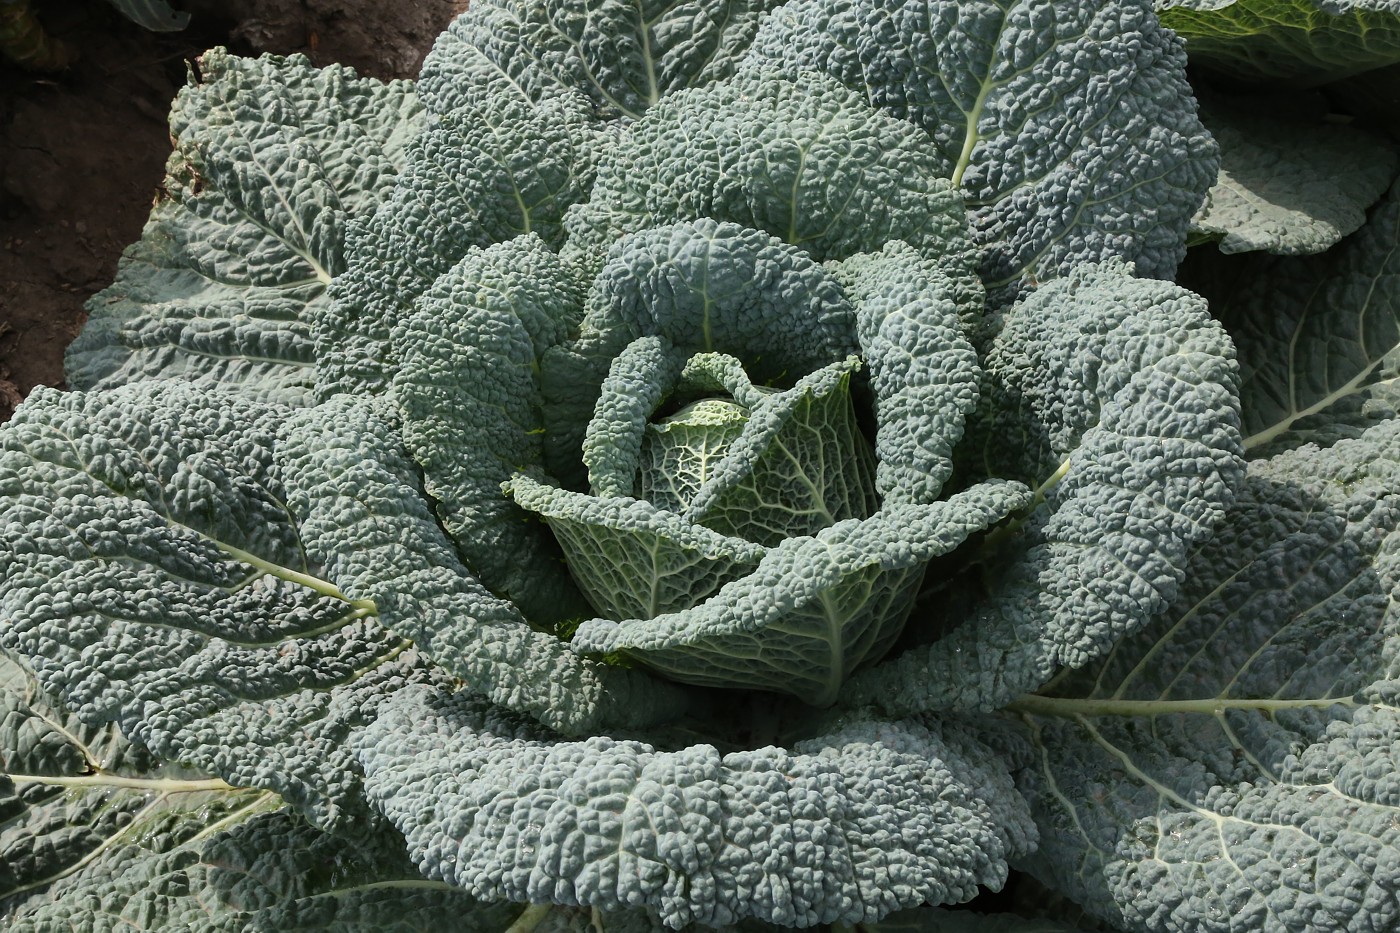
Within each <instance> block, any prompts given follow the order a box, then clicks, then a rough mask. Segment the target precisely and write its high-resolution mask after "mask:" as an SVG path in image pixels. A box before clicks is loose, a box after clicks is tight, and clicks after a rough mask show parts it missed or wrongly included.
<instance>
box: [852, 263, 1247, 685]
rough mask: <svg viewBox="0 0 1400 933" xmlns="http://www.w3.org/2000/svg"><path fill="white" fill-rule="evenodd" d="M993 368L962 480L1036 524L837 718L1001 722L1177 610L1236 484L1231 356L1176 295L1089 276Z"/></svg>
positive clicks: (1041, 303)
mask: <svg viewBox="0 0 1400 933" xmlns="http://www.w3.org/2000/svg"><path fill="white" fill-rule="evenodd" d="M986 367H987V373H988V377H989V379H988V384H987V386H986V387H985V389H984V392H983V398H982V408H981V410H980V411H979V412H978V417H977V418H976V419H975V420H974V422H973V423H974V424H975V426H976V431H977V434H976V436H975V437H974V438H971V439H970V440H971V443H969V444H968V445H967V446H966V448H965V449H966V451H967V455H968V456H969V458H970V459H969V460H968V461H967V463H966V469H967V471H968V473H969V475H972V476H977V475H982V474H986V475H993V476H1010V477H1012V478H1015V479H1019V480H1020V481H1022V482H1024V483H1025V484H1026V485H1028V486H1030V487H1031V488H1032V489H1034V490H1035V491H1036V499H1037V503H1036V509H1035V511H1034V512H1033V513H1032V514H1031V515H1029V516H1028V517H1027V518H1026V519H1025V520H1024V521H1023V522H1022V523H1021V525H1020V527H1019V529H1018V530H1017V531H1015V532H1008V533H1005V534H1001V535H998V537H997V538H996V539H995V540H994V544H995V545H998V547H994V548H991V549H989V550H990V553H989V554H988V556H987V558H986V560H987V565H986V566H985V567H984V568H983V569H982V570H981V572H982V573H984V574H985V575H986V581H985V583H984V584H982V585H981V586H980V587H976V588H975V589H976V592H975V594H974V596H975V598H976V600H977V603H976V608H975V609H974V610H973V611H972V612H971V614H970V615H969V617H967V618H966V619H964V620H962V622H961V624H960V625H959V626H958V627H957V628H956V629H954V630H953V631H952V632H951V633H949V634H948V635H946V636H945V637H943V638H941V639H939V640H938V641H937V642H935V643H933V644H932V645H927V646H923V647H920V648H916V649H912V650H910V651H907V652H905V653H904V654H902V655H900V656H898V657H897V658H895V659H894V660H892V661H889V662H886V663H884V664H881V665H877V666H876V667H874V668H872V669H870V670H869V671H866V672H864V673H862V674H860V675H857V677H856V679H855V680H854V681H852V683H851V684H850V686H849V688H848V690H847V693H846V696H845V697H844V698H843V699H844V701H845V702H848V703H852V704H859V703H874V704H876V705H878V706H880V707H881V708H883V709H886V710H889V711H891V712H901V713H902V712H909V711H914V710H919V709H938V708H947V707H956V708H964V709H966V708H984V709H993V708H996V707H999V706H1001V705H1003V704H1004V703H1006V702H1007V701H1008V700H1011V699H1012V698H1014V697H1016V696H1017V695H1019V694H1021V693H1024V692H1028V691H1033V690H1035V689H1037V688H1039V687H1040V686H1041V685H1042V684H1044V683H1045V682H1046V681H1047V680H1049V679H1050V677H1051V676H1053V675H1054V673H1055V671H1056V670H1057V669H1058V668H1059V667H1060V666H1062V665H1068V666H1070V667H1079V666H1082V665H1083V664H1085V663H1087V662H1088V661H1090V660H1091V659H1093V658H1095V657H1098V656H1099V655H1101V654H1102V653H1103V652H1105V651H1106V650H1108V649H1109V648H1110V647H1112V645H1113V644H1114V643H1115V642H1116V641H1117V640H1118V639H1119V638H1121V637H1122V636H1123V635H1125V634H1128V633H1130V632H1132V631H1135V630H1136V629H1137V628H1139V627H1140V626H1141V625H1143V624H1144V623H1145V622H1146V621H1147V620H1148V619H1149V618H1150V617H1151V616H1152V614H1153V613H1155V612H1157V611H1160V610H1161V609H1162V608H1163V607H1164V606H1165V605H1166V603H1167V601H1168V600H1170V599H1172V598H1174V596H1175V595H1176V593H1177V591H1178V588H1179V587H1180V585H1181V583H1182V581H1183V580H1184V579H1185V577H1186V558H1187V555H1188V554H1189V553H1190V552H1191V550H1192V548H1193V547H1195V546H1196V545H1197V544H1199V543H1200V542H1202V541H1204V540H1207V539H1208V538H1209V536H1210V535H1211V533H1212V532H1213V531H1214V529H1215V528H1216V527H1217V526H1218V525H1219V523H1220V521H1221V519H1222V517H1223V514H1224V507H1225V506H1226V505H1227V504H1228V503H1229V501H1230V500H1231V498H1232V497H1233V494H1234V489H1235V487H1236V486H1237V485H1238V483H1239V480H1240V478H1241V475H1242V467H1243V463H1242V456H1241V448H1240V436H1239V407H1238V405H1239V403H1238V400H1237V395H1236V393H1237V383H1238V373H1237V369H1236V366H1235V361H1234V348H1233V346H1232V345H1231V343H1230V340H1229V338H1228V337H1227V336H1226V334H1225V332H1224V329H1223V328H1221V327H1220V325H1219V324H1217V323H1216V322H1215V321H1214V320H1212V319H1211V317H1210V315H1209V314H1208V313H1207V311H1206V308H1205V302H1204V301H1202V300H1201V299H1200V298H1198V297H1197V296H1195V295H1193V294H1191V293H1190V292H1187V291H1185V290H1184V289H1182V288H1179V287H1178V286H1175V285H1171V284H1169V283H1166V282H1154V281H1151V280H1145V279H1137V278H1133V277H1132V276H1131V275H1130V270H1129V269H1128V268H1127V267H1125V266H1123V265H1122V264H1120V263H1105V264H1103V265H1100V266H1081V267H1079V268H1078V269H1076V270H1075V272H1074V273H1073V274H1072V275H1070V276H1067V277H1065V278H1063V279H1057V280H1055V281H1053V282H1050V283H1047V284H1046V285H1044V286H1042V287H1041V288H1040V289H1039V290H1038V291H1036V292H1035V293H1034V294H1032V295H1031V296H1030V297H1029V298H1027V299H1026V300H1025V301H1023V302H1021V303H1020V304H1018V305H1016V306H1015V307H1014V308H1013V309H1012V310H1011V311H1009V312H1007V314H1006V316H1005V320H1004V322H1003V326H1002V329H1001V331H1000V333H999V334H998V335H997V337H996V338H995V340H994V341H993V343H992V346H991V348H990V350H989V352H988V355H987V360H986Z"/></svg>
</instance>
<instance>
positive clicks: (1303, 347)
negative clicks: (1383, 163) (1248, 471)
mask: <svg viewBox="0 0 1400 933" xmlns="http://www.w3.org/2000/svg"><path fill="white" fill-rule="evenodd" d="M1397 245H1400V189H1397V188H1395V187H1392V188H1391V190H1390V192H1389V193H1388V194H1387V195H1386V197H1385V198H1384V199H1383V200H1382V201H1381V203H1380V204H1379V205H1378V206H1377V207H1376V209H1375V210H1374V211H1373V212H1372V216H1371V220H1370V222H1368V223H1367V224H1366V226H1364V227H1362V228H1361V229H1360V230H1359V231H1357V232H1356V233H1355V234H1354V235H1353V236H1351V237H1349V238H1348V239H1347V240H1345V241H1344V242H1343V243H1342V244H1341V245H1339V246H1338V247H1337V248H1336V249H1334V250H1331V251H1329V252H1327V253H1324V254H1322V255H1320V256H1315V257H1309V258H1308V259H1306V260H1293V261H1286V260H1283V259H1277V260H1264V261H1259V262H1254V263H1251V264H1250V265H1248V266H1245V267H1243V268H1242V269H1240V270H1237V271H1239V272H1240V273H1241V274H1240V277H1239V279H1238V280H1237V284H1236V285H1235V287H1234V288H1233V289H1230V290H1226V291H1224V292H1223V293H1222V294H1220V295H1219V296H1218V297H1217V296H1214V295H1213V296H1212V302H1213V305H1212V306H1213V308H1214V310H1215V311H1216V313H1217V314H1219V315H1220V317H1221V319H1222V320H1223V321H1224V322H1225V325H1226V327H1227V328H1229V330H1230V334H1231V336H1232V337H1234V339H1235V343H1236V345H1237V346H1238V347H1239V354H1240V368H1241V377H1242V379H1241V387H1240V397H1241V403H1242V406H1243V411H1244V431H1245V446H1246V448H1247V449H1249V450H1250V451H1251V452H1252V453H1269V452H1271V451H1274V450H1278V449H1282V448H1287V447H1295V446H1298V445H1299V444H1302V443H1306V442H1308V441H1313V440H1315V441H1318V442H1320V443H1323V444H1326V443H1328V442H1329V441H1330V440H1333V439H1336V438H1338V437H1347V436H1354V435H1356V434H1357V433H1359V432H1360V431H1362V430H1364V429H1365V428H1366V427H1367V426H1368V425H1370V424H1373V423H1375V422H1377V421H1381V420H1385V419H1387V418H1391V417H1394V415H1395V413H1396V406H1397V403H1400V396H1397V393H1396V390H1395V387H1394V386H1395V381H1396V379H1397V377H1400V288H1397V287H1396V281H1397V280H1396V271H1397V269H1400V251H1398V250H1397V249H1396V247H1397Z"/></svg>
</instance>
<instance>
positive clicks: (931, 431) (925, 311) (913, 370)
mask: <svg viewBox="0 0 1400 933" xmlns="http://www.w3.org/2000/svg"><path fill="white" fill-rule="evenodd" d="M944 269H945V267H944V266H943V265H942V264H939V263H934V262H929V261H927V260H924V259H923V258H922V257H920V256H918V254H917V253H915V252H914V250H912V249H911V248H910V247H908V246H907V245H905V244H904V243H901V242H898V241H896V242H894V243H890V244H889V245H887V246H886V247H885V248H884V249H883V250H881V251H880V252H878V253H872V254H864V255H860V256H854V257H852V258H850V259H848V260H846V261H845V262H842V263H840V264H838V265H836V266H835V267H834V270H833V271H834V272H835V275H836V277H837V279H838V281H840V282H841V285H842V287H843V288H844V289H845V291H846V296H847V297H848V298H849V299H850V300H851V303H852V304H853V305H854V306H855V310H856V315H855V318H856V336H857V338H858V339H859V340H860V347H861V352H862V354H863V355H864V358H865V363H866V366H867V367H868V368H869V370H870V384H871V388H872V389H873V390H874V392H875V423H876V430H875V456H876V457H877V459H878V461H879V463H878V465H877V466H876V468H875V487H876V489H878V490H879V493H880V496H881V498H882V499H883V501H885V502H886V503H900V502H915V503H927V502H933V501H934V500H936V499H937V498H938V496H939V494H940V493H941V492H942V489H943V484H944V482H945V481H947V479H948V477H949V476H951V475H952V472H953V448H954V447H955V446H956V445H957V443H958V441H960V440H962V436H963V431H964V427H965V424H966V419H967V417H968V415H969V414H970V413H971V412H972V411H973V410H974V409H975V408H976V407H977V399H978V397H979V392H980V389H979V383H980V382H981V378H982V368H981V364H980V363H979V362H978V360H977V353H976V351H975V350H973V348H972V343H971V341H970V340H969V336H970V335H969V333H968V332H970V331H974V329H976V331H978V332H980V324H981V322H980V321H979V322H977V323H976V324H974V323H972V322H971V321H969V320H967V318H966V316H965V315H966V313H967V311H968V310H969V309H968V307H967V306H966V305H965V304H960V303H959V301H958V298H959V292H960V285H959V283H958V282H957V281H956V280H955V279H953V278H950V277H949V276H948V275H946V274H945V271H944ZM974 308H975V312H974V313H977V312H980V311H981V308H980V306H974Z"/></svg>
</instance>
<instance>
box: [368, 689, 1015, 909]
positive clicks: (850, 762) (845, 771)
mask: <svg viewBox="0 0 1400 933" xmlns="http://www.w3.org/2000/svg"><path fill="white" fill-rule="evenodd" d="M361 760H362V761H363V763H364V766H365V770H366V773H367V774H368V775H369V781H370V785H369V786H370V792H371V794H372V795H373V797H374V799H375V801H376V802H377V803H378V804H379V805H380V806H381V807H382V808H383V809H384V811H385V813H386V814H388V815H389V817H390V819H391V820H392V821H393V822H394V823H395V825H397V826H399V827H400V828H401V829H402V830H403V831H404V833H405V835H406V836H407V838H408V844H409V851H410V852H411V853H412V855H413V858H414V860H415V862H417V863H418V865H419V867H420V868H421V869H422V870H423V872H424V873H425V874H426V875H428V876H429V877H431V878H440V879H442V880H445V881H447V882H449V883H451V884H454V885H457V886H458V887H461V888H463V889H464V890H466V891H467V892H468V893H470V894H472V895H473V896H476V897H481V898H484V899H499V898H504V899H507V900H512V901H517V902H520V901H527V900H528V901H553V902H555V903H560V904H581V905H587V906H594V907H598V908H601V909H603V910H616V909H619V908H622V907H646V908H648V909H650V910H654V911H656V912H658V913H659V915H660V917H661V920H662V921H663V922H664V923H666V924H667V925H668V926H671V927H680V926H683V925H684V924H686V923H690V922H695V923H699V924H704V925H718V924H723V923H729V922H733V921H734V920H736V919H740V918H743V917H754V918H758V919H760V920H764V921H767V922H771V923H777V924H782V925H788V926H792V925H801V926H811V925H814V924H817V923H822V922H845V923H853V922H867V921H874V920H877V919H879V918H880V917H882V916H884V915H885V914H887V913H889V912H890V911H892V910H895V909H898V908H901V907H907V906H912V905H915V904H919V903H924V902H926V901H927V902H934V903H946V902H956V901H961V900H966V899H968V898H970V897H971V896H972V895H973V894H974V893H975V892H976V889H977V885H978V884H987V885H990V886H993V887H999V886H1000V884H1001V883H1002V881H1003V880H1004V878H1005V869H1004V866H1003V865H1002V859H1004V858H1005V857H1007V856H1008V855H1013V854H1016V853H1019V852H1021V851H1024V850H1025V849H1026V848H1027V846H1028V845H1029V844H1031V843H1032V842H1033V838H1034V837H1033V832H1032V831H1031V830H1030V827H1028V826H1027V825H1026V821H1025V816H1024V802H1023V801H1021V800H1020V799H1019V797H1018V795H1017V794H1016V792H1015V790H1014V788H1013V787H1012V786H1011V785H1010V781H1009V779H1008V777H1007V776H1006V774H1005V772H1004V771H1003V770H1002V769H1003V767H1004V766H1003V765H1002V764H1001V763H1000V762H999V761H998V759H997V758H996V756H995V755H994V754H993V753H992V752H991V751H990V750H989V749H987V748H986V747H985V746H983V745H981V743H980V742H978V741H977V739H975V738H973V737H971V736H970V734H967V733H965V732H962V731H960V730H956V729H952V728H948V727H940V726H939V725H937V724H928V725H923V724H919V723H915V722H912V721H910V722H905V723H898V724H891V723H877V722H870V721H856V722H853V723H852V724H851V725H849V726H847V727H845V728H843V729H841V730H840V731H838V732H836V733H834V734H831V735H828V736H824V737H822V738H820V739H813V740H810V741H807V742H801V743H798V744H797V745H795V746H794V748H793V750H792V751H790V752H789V751H785V750H783V749H780V748H775V747H772V746H769V747H767V748H762V749H756V750H753V751H740V752H731V753H730V754H727V755H721V754H720V753H719V752H718V751H717V750H716V749H715V748H713V747H712V746H709V745H694V746H691V747H689V748H684V749H680V750H677V751H664V750H661V749H657V748H655V747H653V746H651V745H648V744H646V743H644V742H640V741H634V740H630V739H613V738H605V737H594V738H590V739H587V740H585V741H582V742H575V743H555V742H553V741H552V740H551V739H550V738H548V737H546V736H544V735H541V734H540V733H538V731H536V730H534V729H532V728H531V727H529V726H527V725H525V724H522V723H520V722H515V721H511V720H509V719H506V718H504V717H502V716H501V715H499V713H498V712H497V711H493V710H491V709H490V708H483V707H482V706H481V705H480V704H479V703H477V702H475V701H471V700H467V699H464V698H463V696H462V695H460V694H459V695H458V696H457V697H456V698H447V697H440V696H435V695H433V694H431V693H430V692H429V691H416V692H414V693H405V694H403V695H402V697H401V699H400V701H399V702H396V703H395V704H394V706H393V708H392V709H389V710H386V713H385V715H384V716H383V717H382V718H381V719H380V720H379V721H378V722H377V723H376V724H375V726H374V727H373V728H372V729H371V730H369V731H368V732H367V733H366V734H365V742H364V750H363V751H362V753H361Z"/></svg>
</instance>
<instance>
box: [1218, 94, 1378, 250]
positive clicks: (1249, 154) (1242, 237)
mask: <svg viewBox="0 0 1400 933" xmlns="http://www.w3.org/2000/svg"><path fill="white" fill-rule="evenodd" d="M1298 109H1299V105H1298V103H1297V102H1296V101H1295V100H1294V99H1292V98H1290V99H1288V100H1286V101H1283V102H1278V103H1275V102H1272V101H1269V100H1268V99H1264V100H1259V101H1256V100H1254V99H1251V98H1240V99H1235V100H1229V101H1225V100H1212V101H1211V102H1210V104H1209V106H1203V107H1202V111H1201V118H1202V119H1203V120H1205V121H1206V125H1207V126H1209V127H1210V132H1211V135H1212V136H1214V137H1215V139H1216V142H1218V143H1219V144H1220V178H1219V180H1218V181H1216V183H1215V186H1214V187H1212V188H1211V189H1210V194H1209V195H1208V196H1207V198H1206V203H1205V204H1204V205H1202V207H1201V210H1200V211H1199V212H1198V213H1197V214H1196V217H1195V219H1194V220H1193V221H1192V230H1191V233H1192V238H1193V240H1198V241H1212V242H1216V243H1217V244H1218V248H1219V250H1220V251H1221V252H1222V253H1240V252H1247V251H1250V250H1263V251H1265V252H1269V253H1275V254H1279V255H1284V256H1298V255H1306V254H1310V253H1320V252H1322V251H1323V250H1325V249H1328V248H1330V247H1332V246H1333V245H1335V244H1336V243H1337V241H1338V240H1340V239H1341V238H1342V237H1344V236H1346V235H1347V234H1349V233H1353V232H1355V231H1356V229H1357V228H1358V227H1360V226H1361V225H1362V224H1363V223H1365V222H1366V209H1367V208H1369V207H1370V206H1371V205H1372V204H1374V203H1376V201H1378V200H1379V199H1380V197H1381V195H1383V194H1385V192H1386V189H1387V188H1389V187H1390V183H1391V182H1392V181H1394V180H1395V171H1396V168H1397V166H1400V156H1397V155H1396V153H1395V151H1394V150H1393V149H1392V148H1390V146H1388V145H1387V144H1386V143H1385V142H1384V141H1383V140H1381V139H1380V138H1379V137H1377V136H1373V135H1371V134H1370V133H1367V132H1364V131H1362V130H1359V129H1354V128H1352V127H1349V126H1345V125H1338V124H1336V123H1331V122H1327V120H1326V119H1325V118H1324V119H1320V120H1319V119H1316V118H1310V115H1309V114H1308V113H1307V112H1306V110H1304V112H1303V113H1296V111H1297V110H1298Z"/></svg>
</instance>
